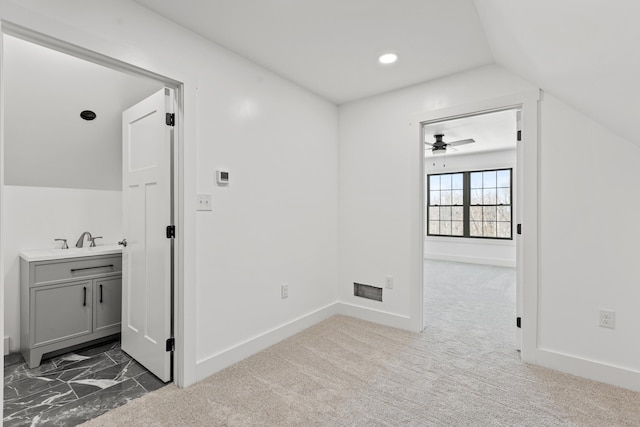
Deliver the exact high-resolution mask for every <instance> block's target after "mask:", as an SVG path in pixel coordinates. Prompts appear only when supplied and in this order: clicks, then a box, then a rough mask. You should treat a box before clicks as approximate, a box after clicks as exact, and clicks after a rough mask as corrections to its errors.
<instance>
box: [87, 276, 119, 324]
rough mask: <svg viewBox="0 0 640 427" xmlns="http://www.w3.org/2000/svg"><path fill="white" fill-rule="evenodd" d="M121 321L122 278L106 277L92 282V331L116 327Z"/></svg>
mask: <svg viewBox="0 0 640 427" xmlns="http://www.w3.org/2000/svg"><path fill="white" fill-rule="evenodd" d="M121 319H122V277H121V276H116V277H107V278H104V279H95V280H94V281H93V330H94V331H103V330H109V329H111V328H113V327H117V328H118V330H120V329H119V328H120V322H121Z"/></svg>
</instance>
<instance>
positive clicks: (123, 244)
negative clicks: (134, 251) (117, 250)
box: [118, 239, 127, 247]
mask: <svg viewBox="0 0 640 427" xmlns="http://www.w3.org/2000/svg"><path fill="white" fill-rule="evenodd" d="M118 244H119V245H122V246H124V247H126V246H127V239H122V240H121V241H119V242H118Z"/></svg>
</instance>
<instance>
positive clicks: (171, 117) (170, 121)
mask: <svg viewBox="0 0 640 427" xmlns="http://www.w3.org/2000/svg"><path fill="white" fill-rule="evenodd" d="M165 123H166V124H167V126H175V125H176V115H175V114H174V113H167V115H166V120H165Z"/></svg>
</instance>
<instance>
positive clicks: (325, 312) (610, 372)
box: [5, 302, 640, 391]
mask: <svg viewBox="0 0 640 427" xmlns="http://www.w3.org/2000/svg"><path fill="white" fill-rule="evenodd" d="M336 314H342V315H345V316H351V317H355V318H357V319H361V320H366V321H369V322H373V323H378V324H381V325H385V326H390V327H394V328H399V329H405V330H411V321H410V320H411V319H410V318H409V317H408V316H404V315H399V314H395V313H389V312H384V311H380V310H375V309H371V308H367V307H361V306H356V305H352V304H348V303H343V302H336V303H332V304H329V305H327V306H326V307H323V308H321V309H319V310H316V311H314V312H312V313H309V314H307V315H305V316H302V317H299V318H297V319H294V320H292V321H291V322H288V323H286V324H284V325H282V326H280V327H277V328H274V329H272V330H270V331H268V332H265V333H263V334H261V335H259V336H256V337H254V338H252V339H249V340H247V341H245V342H243V343H240V344H238V345H236V346H234V347H232V348H229V349H227V350H224V351H221V352H220V353H218V354H215V355H213V356H210V357H207V358H206V359H203V360H201V361H199V362H198V363H197V364H196V381H201V380H203V379H204V378H206V377H208V376H210V375H213V374H215V373H216V372H218V371H221V370H222V369H224V368H227V367H229V366H231V365H233V364H234V363H237V362H239V361H241V360H243V359H246V358H247V357H249V356H252V355H253V354H256V353H258V352H259V351H262V350H264V349H266V348H268V347H270V346H272V345H274V344H277V343H278V342H280V341H282V340H284V339H286V338H289V337H291V336H293V335H295V334H297V333H299V332H301V331H303V330H305V329H307V328H309V327H311V326H313V325H315V324H317V323H319V322H322V321H323V320H326V319H328V318H329V317H331V316H333V315H336ZM7 340H8V338H5V351H6V349H7V348H8V344H7ZM532 356H533V357H531V359H530V360H524V362H526V363H529V364H532V365H538V366H542V367H545V368H549V369H553V370H556V371H560V372H565V373H568V374H571V375H576V376H579V377H583V378H588V379H591V380H594V381H599V382H603V383H606V384H611V385H615V386H618V387H623V388H626V389H630V390H634V391H640V372H638V371H634V370H632V369H627V368H623V367H618V366H612V365H607V364H604V363H602V362H597V361H593V360H588V359H584V358H581V357H579V356H575V355H567V354H562V353H558V352H555V351H552V350H548V349H537V350H535V351H534V354H533V355H532Z"/></svg>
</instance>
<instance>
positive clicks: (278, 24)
mask: <svg viewBox="0 0 640 427" xmlns="http://www.w3.org/2000/svg"><path fill="white" fill-rule="evenodd" d="M135 1H136V2H137V3H140V4H142V5H144V6H145V7H147V8H149V9H151V10H153V11H156V12H157V13H159V14H161V15H163V16H165V17H167V18H169V19H170V20H172V21H174V22H177V23H179V24H181V25H182V26H184V27H186V28H189V29H191V30H193V31H195V32H196V33H199V34H201V35H202V36H204V37H206V38H208V39H210V40H212V41H214V42H216V43H218V44H220V45H222V46H224V47H226V48H228V49H230V50H232V51H234V52H236V53H238V54H240V55H241V56H244V57H245V58H248V59H250V60H251V61H253V62H255V63H257V64H260V65H262V66H263V67H265V68H267V69H270V70H271V71H273V72H275V73H277V74H279V75H280V76H283V77H285V78H287V79H288V80H290V81H292V82H295V83H297V84H299V85H300V86H303V87H305V88H307V89H309V90H311V91H312V92H315V93H317V94H319V95H320V96H322V97H324V98H326V99H328V100H330V101H333V102H335V103H337V104H341V103H344V102H347V101H352V100H354V99H358V98H364V97H367V96H370V95H374V94H378V93H381V92H386V91H390V90H393V89H398V88H401V87H405V86H408V85H411V84H415V83H421V82H424V81H426V80H432V79H435V78H438V77H443V76H446V75H449V74H452V73H456V72H459V71H461V70H466V69H470V68H475V67H478V66H481V65H485V64H490V63H493V57H492V55H491V51H490V49H489V45H488V43H487V40H486V38H485V37H484V32H483V29H482V24H481V22H480V19H479V18H478V14H477V12H476V9H475V6H474V5H473V2H472V1H471V0H428V1H427V0H260V1H256V0H189V1H184V2H180V4H179V5H178V4H177V3H176V2H175V1H173V0H135ZM387 51H392V52H395V53H397V54H398V55H399V60H398V62H397V63H396V64H394V65H392V66H381V65H379V64H378V63H377V58H378V56H379V55H380V54H381V53H384V52H387Z"/></svg>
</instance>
